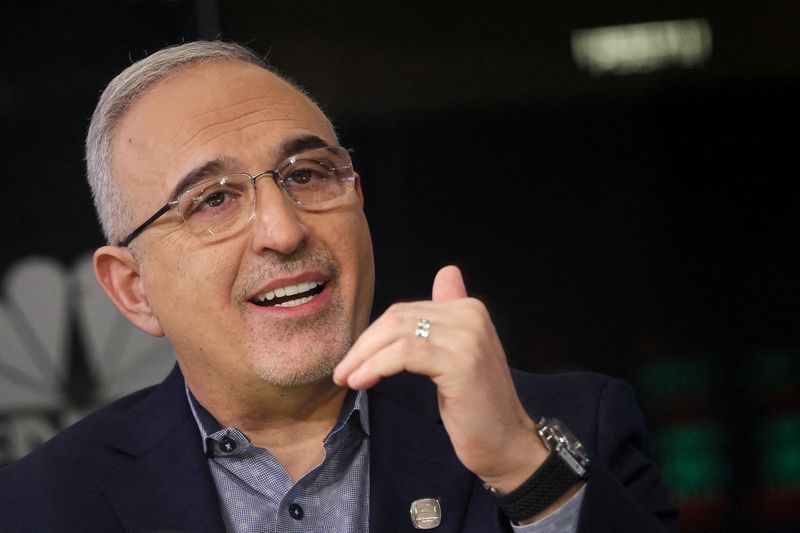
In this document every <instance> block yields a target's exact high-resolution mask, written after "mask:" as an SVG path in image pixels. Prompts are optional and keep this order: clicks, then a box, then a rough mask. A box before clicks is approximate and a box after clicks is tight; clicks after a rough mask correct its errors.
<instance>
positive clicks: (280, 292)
mask: <svg viewBox="0 0 800 533" xmlns="http://www.w3.org/2000/svg"><path fill="white" fill-rule="evenodd" d="M320 285H322V282H320V281H304V282H302V283H298V284H297V285H287V286H285V287H278V288H276V289H274V290H271V291H267V292H265V293H264V294H259V295H258V296H256V298H257V299H258V300H259V301H260V302H263V301H264V300H274V299H275V297H276V296H278V297H280V296H294V295H295V294H300V293H301V292H307V291H310V290H311V289H314V288H316V287H319V286H320ZM311 298H312V297H311V296H306V297H304V298H299V299H297V300H291V301H288V302H283V303H282V304H277V305H280V306H282V307H294V306H295V305H301V304H304V303H306V302H307V301H309V300H310V299H311ZM295 302H300V303H295Z"/></svg>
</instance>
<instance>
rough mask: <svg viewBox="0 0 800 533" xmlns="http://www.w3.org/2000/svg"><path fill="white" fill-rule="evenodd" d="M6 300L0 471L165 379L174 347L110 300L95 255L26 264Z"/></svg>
mask: <svg viewBox="0 0 800 533" xmlns="http://www.w3.org/2000/svg"><path fill="white" fill-rule="evenodd" d="M2 290H3V292H2V299H0V465H2V464H5V463H9V462H11V461H14V460H16V459H18V458H20V457H22V456H23V455H25V454H27V453H28V452H30V451H31V450H33V449H34V448H35V447H36V446H38V445H39V444H41V443H42V442H44V441H45V440H47V439H49V438H50V437H52V436H53V435H55V434H56V433H57V432H59V431H60V430H61V429H63V428H64V427H66V426H68V425H69V424H71V423H73V422H75V421H76V420H78V419H79V418H81V417H83V416H84V415H86V414H87V413H88V412H90V411H92V410H93V409H95V408H96V407H99V406H100V405H103V404H105V403H108V402H109V401H111V400H113V399H116V398H118V397H120V396H123V395H124V394H127V393H130V392H133V391H135V390H138V389H140V388H142V387H146V386H148V385H152V384H154V383H158V382H159V381H161V380H162V379H163V378H164V376H166V375H167V373H168V372H169V371H170V369H171V368H172V366H173V365H174V363H175V356H174V354H173V352H172V348H171V347H170V345H169V343H168V342H167V341H166V340H165V339H163V338H155V337H151V336H149V335H147V334H146V333H144V332H142V331H141V330H139V329H138V328H136V327H135V326H133V325H132V324H130V323H129V322H128V321H127V320H126V319H125V317H123V316H122V315H121V314H120V313H119V311H117V309H116V307H114V305H113V304H112V303H111V302H110V301H109V300H108V298H107V297H106V295H105V293H103V291H102V289H101V288H100V286H99V285H98V284H97V281H96V280H95V278H94V272H93V270H92V258H91V255H90V254H89V255H85V256H82V257H80V258H79V259H78V260H77V261H76V262H75V263H74V265H73V266H72V268H65V267H64V266H63V265H62V264H60V263H58V262H57V261H55V260H53V259H51V258H48V257H42V256H32V257H27V258H24V259H22V260H21V261H19V262H17V263H15V264H14V265H12V267H11V268H9V269H8V270H7V272H6V274H5V276H4V278H3V284H2Z"/></svg>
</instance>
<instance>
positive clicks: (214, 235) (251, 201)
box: [177, 147, 355, 241]
mask: <svg viewBox="0 0 800 533" xmlns="http://www.w3.org/2000/svg"><path fill="white" fill-rule="evenodd" d="M266 174H270V175H272V173H271V172H268V173H264V174H260V175H256V179H259V178H261V177H263V176H265V175H266ZM273 177H274V179H275V181H276V183H277V184H278V185H280V187H281V188H283V189H284V191H286V193H287V194H288V195H289V196H290V197H291V199H292V200H293V201H294V202H295V203H297V204H299V205H300V206H303V207H305V208H314V207H323V206H321V205H320V204H324V203H326V202H329V201H330V200H333V199H335V198H339V197H341V196H344V195H345V194H347V193H348V192H350V191H352V190H353V187H354V181H355V177H354V173H353V164H352V161H351V160H350V155H349V154H348V152H347V150H345V149H344V148H340V147H324V148H318V149H314V150H309V151H307V152H303V153H301V154H298V155H296V156H293V157H290V158H289V159H286V160H285V161H283V162H282V163H281V164H280V165H279V166H278V168H277V169H276V175H275V176H273ZM255 197H256V195H255V181H254V180H253V178H252V177H251V176H250V175H249V174H243V173H242V174H230V175H228V176H223V177H221V178H214V179H212V180H208V181H204V182H201V183H199V184H197V185H195V186H193V187H191V188H189V189H187V190H186V191H184V192H183V193H181V195H180V196H179V197H178V205H177V208H178V211H179V212H180V214H181V216H182V217H183V220H184V222H185V223H186V226H187V229H188V230H189V231H190V232H192V233H193V234H195V235H197V236H198V237H200V238H202V239H203V240H206V241H208V240H218V239H222V238H224V237H226V236H229V235H231V234H232V233H234V232H237V231H239V230H241V229H242V228H243V227H244V226H245V225H246V224H247V222H248V221H249V220H250V219H251V218H252V216H253V213H254V209H255Z"/></svg>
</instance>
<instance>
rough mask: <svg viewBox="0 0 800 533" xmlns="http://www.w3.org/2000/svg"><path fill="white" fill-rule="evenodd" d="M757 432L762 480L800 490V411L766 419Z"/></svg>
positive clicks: (766, 482)
mask: <svg viewBox="0 0 800 533" xmlns="http://www.w3.org/2000/svg"><path fill="white" fill-rule="evenodd" d="M757 436H758V437H757V440H758V450H759V468H758V472H759V478H760V479H761V482H762V483H763V484H764V485H765V486H767V487H770V488H775V489H789V490H793V491H800V413H798V414H792V415H786V416H780V417H774V418H772V419H769V420H766V421H765V422H764V423H763V424H762V425H761V427H760V428H759V431H758V432H757Z"/></svg>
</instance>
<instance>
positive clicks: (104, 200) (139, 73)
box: [86, 41, 305, 244]
mask: <svg viewBox="0 0 800 533" xmlns="http://www.w3.org/2000/svg"><path fill="white" fill-rule="evenodd" d="M219 59H222V60H235V61H244V62H247V63H252V64H254V65H257V66H259V67H261V68H264V69H265V70H268V71H270V72H272V73H273V74H275V75H277V76H278V77H279V78H281V79H283V80H284V81H287V82H288V83H289V84H290V85H292V86H293V87H295V88H296V89H298V90H299V91H300V92H301V93H303V94H305V91H303V90H302V89H301V88H300V87H298V86H297V85H296V84H295V83H292V82H291V81H289V80H287V79H286V78H285V77H283V76H281V75H279V74H278V73H277V72H275V71H274V70H273V69H272V68H271V67H269V65H267V63H266V62H265V61H264V60H263V59H262V58H261V57H259V56H258V55H256V53H255V52H253V51H252V50H250V49H249V48H246V47H244V46H241V45H239V44H235V43H226V42H222V41H197V42H190V43H185V44H181V45H177V46H172V47H169V48H164V49H162V50H159V51H158V52H156V53H154V54H152V55H150V56H148V57H146V58H144V59H142V60H140V61H137V62H136V63H134V64H132V65H131V66H129V67H128V68H126V69H125V70H123V71H122V72H121V73H119V74H118V75H117V77H115V78H114V79H113V80H111V83H109V84H108V86H107V87H106V88H105V90H104V91H103V94H102V95H101V96H100V100H99V101H98V103H97V107H96V108H95V110H94V113H93V114H92V121H91V123H90V124H89V131H88V133H87V135H86V178H87V180H88V181H89V187H90V188H91V190H92V199H93V200H94V206H95V209H96V210H97V217H98V219H99V220H100V225H101V226H102V229H103V234H104V235H105V237H106V240H107V241H108V243H109V244H117V243H119V242H120V241H121V240H122V239H123V238H124V237H125V234H124V232H126V231H129V230H130V229H132V228H131V226H132V225H133V224H134V213H133V209H132V207H131V205H130V202H126V201H125V200H124V199H123V197H122V192H121V191H120V188H119V184H118V183H115V181H114V179H113V177H112V175H111V155H112V154H111V141H112V137H113V134H114V130H115V128H116V127H117V124H118V123H119V121H120V120H121V119H122V117H123V116H124V115H125V113H126V111H127V110H128V109H129V108H130V106H131V105H132V104H133V102H134V101H135V100H136V99H137V98H138V97H139V96H140V95H141V94H142V93H144V92H145V91H146V90H147V89H148V88H150V87H152V86H153V85H155V84H157V83H159V82H160V81H162V80H164V79H165V78H166V77H167V76H169V75H170V74H173V73H175V72H176V71H177V70H179V69H180V68H182V67H185V66H187V65H190V64H192V63H197V62H201V61H211V60H219Z"/></svg>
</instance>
